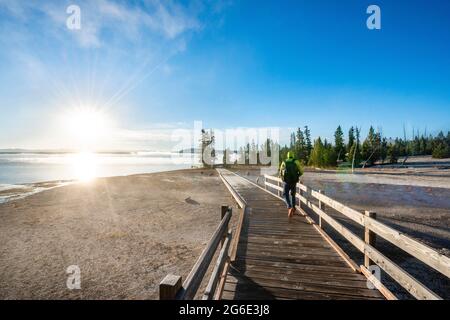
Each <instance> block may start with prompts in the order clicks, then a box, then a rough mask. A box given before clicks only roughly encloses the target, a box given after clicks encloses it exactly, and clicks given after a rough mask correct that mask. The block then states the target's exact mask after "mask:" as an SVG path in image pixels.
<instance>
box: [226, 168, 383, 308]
mask: <svg viewBox="0 0 450 320" xmlns="http://www.w3.org/2000/svg"><path fill="white" fill-rule="evenodd" d="M220 173H221V174H222V176H223V177H224V179H225V180H226V181H227V182H228V183H229V184H230V185H231V187H232V188H233V189H234V190H235V191H236V192H237V193H238V194H239V195H240V196H241V197H242V199H244V201H245V202H246V204H247V208H248V211H247V213H248V214H247V215H246V216H245V217H244V220H243V225H242V231H241V234H240V237H239V241H238V248H237V256H236V260H235V261H234V262H233V263H232V265H231V267H230V268H229V271H228V274H227V280H226V283H225V286H224V290H223V294H222V298H223V299H225V300H229V299H244V300H247V299H338V300H340V299H345V300H353V299H384V297H383V295H382V294H381V293H380V292H379V291H378V290H371V289H368V288H367V280H366V278H365V276H363V275H361V274H358V273H355V272H354V271H353V270H352V269H351V268H350V267H349V266H348V264H347V263H346V262H345V261H344V259H343V258H342V257H341V256H340V255H339V254H338V253H337V252H336V250H335V249H334V248H332V247H331V246H330V244H329V243H328V242H327V241H326V240H325V239H324V238H323V236H322V235H321V234H320V233H319V232H318V231H317V230H316V229H315V228H314V227H313V226H312V225H311V224H310V223H309V222H308V221H307V220H306V219H305V218H304V217H302V216H298V215H296V216H295V217H293V218H291V219H288V217H287V209H286V206H285V205H284V203H283V202H282V201H281V200H279V199H277V198H275V197H274V196H272V195H270V194H268V193H267V192H265V191H264V190H261V189H259V188H257V187H256V186H255V185H253V184H251V183H250V182H248V181H247V180H246V179H244V178H242V177H239V176H236V175H235V174H233V173H231V172H229V171H226V170H220Z"/></svg>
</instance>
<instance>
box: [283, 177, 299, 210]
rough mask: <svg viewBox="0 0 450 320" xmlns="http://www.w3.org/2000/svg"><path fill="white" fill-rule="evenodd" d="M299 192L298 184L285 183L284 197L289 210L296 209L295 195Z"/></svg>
mask: <svg viewBox="0 0 450 320" xmlns="http://www.w3.org/2000/svg"><path fill="white" fill-rule="evenodd" d="M296 192H297V183H293V184H291V183H286V182H285V183H284V190H283V196H284V200H285V201H286V205H287V207H288V209H290V208H294V207H295V193H296Z"/></svg>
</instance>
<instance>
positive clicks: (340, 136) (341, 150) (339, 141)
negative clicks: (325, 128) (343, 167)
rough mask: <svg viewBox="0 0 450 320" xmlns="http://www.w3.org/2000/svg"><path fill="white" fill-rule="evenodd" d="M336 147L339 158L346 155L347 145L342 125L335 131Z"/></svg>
mask: <svg viewBox="0 0 450 320" xmlns="http://www.w3.org/2000/svg"><path fill="white" fill-rule="evenodd" d="M334 148H335V152H336V154H337V159H338V160H340V159H341V158H344V156H345V145H344V132H343V131H342V128H341V126H338V127H337V129H336V131H335V132H334Z"/></svg>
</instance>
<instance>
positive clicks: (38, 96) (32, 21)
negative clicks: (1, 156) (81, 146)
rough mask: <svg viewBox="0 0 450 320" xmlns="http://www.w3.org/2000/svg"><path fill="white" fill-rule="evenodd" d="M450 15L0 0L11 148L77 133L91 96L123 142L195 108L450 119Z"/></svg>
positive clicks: (318, 6) (1, 102)
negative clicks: (377, 26)
mask: <svg viewBox="0 0 450 320" xmlns="http://www.w3.org/2000/svg"><path fill="white" fill-rule="evenodd" d="M70 4H77V5H79V7H80V9H81V21H82V28H81V30H78V31H73V30H68V29H67V28H66V19H67V17H68V15H67V14H66V12H65V11H66V8H67V6H68V5H70ZM371 4H376V5H378V6H379V7H380V8H381V19H382V22H381V23H382V25H381V26H382V28H381V30H369V29H368V28H367V27H366V19H367V17H368V14H366V9H367V7H368V6H369V5H371ZM449 15H450V2H448V1H441V0H432V1H425V0H423V1H374V2H372V1H361V0H347V1H339V2H338V1H305V0H304V1H301V0H296V1H287V0H284V1H250V0H247V1H231V0H222V1H182V2H175V1H163V0H148V1H112V0H99V1H86V0H80V1H75V0H72V1H13V0H0V46H1V51H0V70H1V72H0V113H1V117H0V148H10V147H25V148H70V147H72V146H73V144H74V141H73V140H71V137H70V135H69V134H68V133H66V132H65V127H66V126H65V123H64V121H60V120H59V119H61V117H60V116H61V115H62V114H65V113H66V112H67V110H70V109H74V108H75V109H76V108H77V107H78V106H80V105H82V106H89V107H90V108H98V109H100V110H101V111H102V113H104V114H106V115H107V117H108V119H111V121H110V122H111V127H114V128H115V129H114V134H111V132H112V131H110V132H108V134H105V136H104V137H102V139H99V142H98V143H99V144H100V145H101V147H104V148H116V149H117V148H151V149H155V148H164V146H166V145H168V141H169V140H170V134H171V133H170V132H171V130H173V129H175V128H191V127H192V126H193V122H194V121H195V120H201V121H203V123H204V126H205V127H213V128H219V129H224V128H236V127H256V128H258V127H269V126H270V127H280V128H285V130H284V131H283V137H287V136H288V133H289V130H290V128H294V127H297V126H304V125H309V126H310V128H311V130H312V134H313V136H318V135H321V136H323V137H328V138H330V137H332V134H333V132H334V129H335V128H336V126H337V125H338V124H341V125H342V126H343V127H344V130H345V131H347V130H348V128H349V126H351V125H358V126H360V127H361V128H362V131H363V134H364V133H365V132H367V130H368V128H369V126H370V125H374V126H375V127H376V128H380V129H381V130H382V132H383V134H384V135H386V136H402V135H403V125H406V128H407V130H408V134H409V135H411V132H412V129H413V128H414V129H415V130H417V129H418V130H420V131H421V132H424V130H425V129H427V130H428V132H436V131H438V130H449V129H450V19H449Z"/></svg>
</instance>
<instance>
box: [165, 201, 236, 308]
mask: <svg viewBox="0 0 450 320" xmlns="http://www.w3.org/2000/svg"><path fill="white" fill-rule="evenodd" d="M231 216H232V209H231V208H230V207H228V206H222V211H221V217H222V220H221V222H220V224H219V226H218V227H217V229H216V230H215V232H214V234H213V236H212V237H211V240H210V241H209V242H208V245H207V246H206V248H205V249H204V250H203V252H202V254H201V256H200V257H199V258H198V260H197V262H196V263H195V265H194V267H193V268H192V270H191V272H190V273H189V275H188V276H187V278H186V280H185V281H184V282H183V284H182V278H181V276H178V275H173V274H169V275H167V276H166V277H165V278H164V279H163V281H162V282H161V283H160V284H159V298H160V300H193V299H194V298H195V296H196V295H197V291H198V289H199V287H200V285H201V284H202V281H203V278H204V276H205V274H206V272H207V271H208V269H209V267H210V265H211V261H212V259H213V257H214V255H215V253H216V251H217V249H218V248H219V247H220V252H219V255H218V258H217V261H216V263H215V265H214V268H213V270H212V273H211V277H210V279H209V282H208V284H207V286H206V290H205V292H204V293H203V295H202V300H212V299H214V298H215V294H216V291H218V292H219V293H220V292H221V290H222V289H221V287H223V285H224V281H225V275H226V271H227V270H226V266H227V265H228V263H229V254H228V251H229V248H230V243H231V240H232V232H231V230H230V229H229V223H230V220H231ZM219 282H220V283H219ZM218 286H219V289H220V290H216V289H218ZM217 297H219V296H216V298H217Z"/></svg>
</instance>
